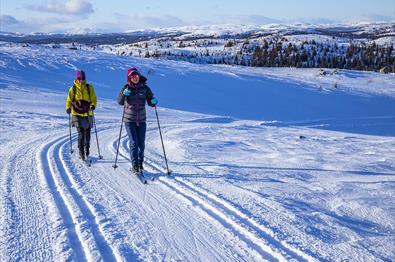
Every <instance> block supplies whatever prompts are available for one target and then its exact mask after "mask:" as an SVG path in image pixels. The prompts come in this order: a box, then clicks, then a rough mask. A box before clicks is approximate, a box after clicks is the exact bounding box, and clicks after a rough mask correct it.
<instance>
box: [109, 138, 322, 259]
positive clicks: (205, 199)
mask: <svg viewBox="0 0 395 262" xmlns="http://www.w3.org/2000/svg"><path fill="white" fill-rule="evenodd" d="M116 142H117V141H115V142H114V143H113V150H114V151H115V150H116V147H115V146H116V144H117V143H116ZM127 143H128V139H127V137H126V136H124V137H123V138H122V139H121V146H120V151H121V152H120V155H121V157H122V158H124V159H126V160H128V159H129V157H128V156H127V155H128V154H127V152H128V146H127ZM145 163H146V166H148V167H149V168H150V169H151V170H152V171H154V172H160V173H162V174H163V173H165V172H164V170H163V169H162V168H160V166H159V164H158V163H156V162H155V161H154V160H152V159H149V158H147V157H146V161H145ZM158 180H159V181H160V182H161V184H162V185H163V186H165V187H167V188H168V189H170V190H171V191H173V192H176V193H177V194H178V195H179V196H180V197H181V198H182V199H184V200H186V201H189V202H192V203H193V204H195V205H197V206H199V207H200V208H201V209H202V210H203V211H204V212H205V213H206V214H207V216H208V217H209V218H211V219H213V220H214V221H217V222H219V223H220V224H222V225H223V226H224V227H225V228H228V229H231V230H232V231H233V233H234V235H236V236H238V237H240V238H241V240H243V241H244V242H245V243H246V244H247V246H250V247H251V248H252V249H254V250H256V251H257V252H258V253H259V254H260V255H261V256H262V258H263V259H269V260H273V259H274V260H279V261H289V260H297V261H315V260H316V259H315V258H313V257H311V256H310V255H308V254H306V253H304V252H302V251H300V250H298V249H296V248H295V247H292V246H291V245H289V244H288V243H286V242H285V241H279V240H277V239H276V237H275V235H274V233H273V231H272V230H271V229H270V228H267V227H265V226H263V225H261V224H259V223H258V222H256V221H255V220H254V219H252V218H250V217H248V216H247V215H246V214H244V213H243V212H242V211H240V210H238V209H237V208H236V207H234V206H233V205H232V204H231V203H229V202H228V201H226V200H224V199H221V198H219V197H217V196H216V195H215V194H213V193H211V192H209V191H207V190H205V189H202V188H200V187H197V186H195V185H194V184H192V183H190V182H187V181H185V180H184V179H181V178H177V177H175V178H174V179H169V178H167V177H166V175H164V176H159V177H158Z"/></svg>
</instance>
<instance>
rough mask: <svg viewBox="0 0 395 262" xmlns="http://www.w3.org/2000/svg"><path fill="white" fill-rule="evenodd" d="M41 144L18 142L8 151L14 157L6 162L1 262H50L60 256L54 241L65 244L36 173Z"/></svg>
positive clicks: (2, 201) (0, 236) (30, 140)
mask: <svg viewBox="0 0 395 262" xmlns="http://www.w3.org/2000/svg"><path fill="white" fill-rule="evenodd" d="M41 140H44V138H43V137H39V138H36V139H33V140H32V139H27V140H24V139H23V138H22V139H21V140H15V141H17V144H16V145H12V146H9V147H8V150H10V151H11V154H9V155H7V156H6V157H5V159H2V161H4V162H3V163H4V166H2V170H1V175H2V179H1V182H2V183H1V190H0V192H1V209H0V213H1V214H2V215H1V218H0V239H2V240H3V241H1V242H0V261H7V260H10V259H15V260H31V261H33V260H37V261H48V260H53V259H55V258H56V257H57V256H58V254H56V253H57V251H58V250H54V249H56V248H57V246H54V245H53V239H56V240H58V241H61V240H60V239H61V238H62V237H58V236H55V232H54V230H53V227H52V225H53V222H54V221H52V217H48V205H47V203H46V201H43V197H42V195H41V194H40V193H39V192H40V182H39V181H40V178H39V176H38V175H37V173H36V172H35V161H34V160H35V159H34V155H35V150H36V148H37V147H36V145H37V144H39V143H40V142H41ZM20 156H23V157H24V158H23V159H21V158H20ZM26 196H29V197H26ZM62 255H64V253H63V254H62Z"/></svg>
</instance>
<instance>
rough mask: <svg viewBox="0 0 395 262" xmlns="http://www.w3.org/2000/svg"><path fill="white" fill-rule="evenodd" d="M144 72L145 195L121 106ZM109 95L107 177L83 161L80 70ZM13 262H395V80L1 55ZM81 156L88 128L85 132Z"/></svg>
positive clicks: (102, 117) (0, 222) (98, 163)
mask: <svg viewBox="0 0 395 262" xmlns="http://www.w3.org/2000/svg"><path fill="white" fill-rule="evenodd" d="M132 65H134V66H137V67H138V68H140V70H141V71H142V72H143V73H144V74H145V75H146V76H147V77H148V79H149V85H150V86H151V88H152V90H153V91H154V93H155V95H156V96H157V98H158V100H159V108H158V113H159V117H160V121H161V127H162V132H163V137H164V140H165V146H166V153H167V156H168V159H169V167H170V168H171V169H172V170H173V175H172V176H171V177H167V176H166V175H165V174H164V172H165V168H164V167H165V163H164V160H163V157H162V151H161V150H162V147H161V143H160V137H159V133H158V129H157V124H156V117H155V112H154V111H153V110H152V109H148V110H147V111H148V114H149V117H148V130H147V141H146V143H147V145H146V164H145V166H146V170H147V173H148V174H149V175H150V176H153V177H155V178H156V180H155V181H153V182H152V181H150V182H149V183H148V185H143V184H142V183H141V182H140V181H139V180H138V179H137V178H136V177H134V176H133V175H132V174H131V173H130V171H129V170H128V169H129V162H128V161H129V159H128V149H127V144H128V139H127V136H126V134H125V133H123V134H122V139H121V145H120V158H119V168H118V169H117V170H114V169H113V168H112V164H113V162H114V158H115V152H116V146H117V139H118V134H119V128H120V119H121V114H122V107H120V106H118V105H117V104H116V102H115V97H116V96H117V94H118V91H119V88H120V87H121V86H122V85H123V83H124V81H125V72H126V69H127V68H128V67H130V66H132ZM77 68H82V69H84V70H85V71H86V73H87V77H88V82H91V83H92V84H93V85H94V86H95V89H96V92H97V94H98V97H99V106H98V109H97V111H96V122H97V128H98V137H99V142H100V150H101V154H102V155H103V156H104V159H103V160H100V159H98V153H97V147H96V141H95V136H94V133H92V135H93V136H92V141H91V143H92V145H91V148H92V151H93V152H92V154H93V165H92V167H87V166H85V165H84V164H81V163H80V161H79V160H78V158H77V156H76V154H75V153H74V154H70V144H69V136H68V135H69V133H68V132H69V129H68V116H67V114H66V113H65V108H64V104H65V98H66V92H67V90H68V88H69V85H70V84H71V83H72V80H73V78H74V70H75V69H77ZM0 69H1V71H0V132H1V137H0V141H1V142H0V143H1V147H0V166H1V176H0V194H1V195H0V261H64V260H68V261H70V260H75V261H84V260H88V261H96V260H100V259H102V260H104V261H114V260H117V261H135V260H144V261H262V260H269V261H276V260H282V261H303V260H309V261H314V260H319V261H345V260H350V261H393V260H395V252H394V249H393V247H394V246H395V222H394V221H395V206H394V203H395V81H394V80H395V77H394V74H389V75H382V74H377V73H372V72H369V73H367V72H355V71H343V70H340V71H338V72H337V73H336V74H332V73H333V72H332V71H329V74H326V75H323V74H322V73H321V71H320V70H318V69H308V70H297V69H284V68H282V69H271V68H265V69H263V68H247V67H228V66H214V65H194V64H189V63H182V62H175V61H158V60H144V59H137V58H125V57H117V56H114V55H111V54H105V53H100V52H90V51H72V50H66V49H51V48H48V47H43V46H31V47H27V48H23V47H19V46H16V45H10V44H7V43H1V44H0ZM72 136H73V147H74V148H75V147H76V132H75V130H73V135H72Z"/></svg>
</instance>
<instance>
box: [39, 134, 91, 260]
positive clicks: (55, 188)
mask: <svg viewBox="0 0 395 262" xmlns="http://www.w3.org/2000/svg"><path fill="white" fill-rule="evenodd" d="M65 137H67V136H63V137H60V138H57V139H54V140H51V141H50V142H48V143H47V144H45V145H43V146H42V147H40V149H39V151H38V152H37V154H36V160H37V163H38V165H37V172H38V173H39V174H40V176H41V177H42V180H43V181H44V184H45V185H46V187H47V188H48V190H49V192H50V194H51V196H52V200H53V201H54V203H55V208H56V209H57V212H59V215H60V217H61V221H62V222H61V223H62V230H65V234H66V236H67V239H68V242H69V243H68V244H69V245H70V248H71V249H72V251H73V256H72V257H73V260H76V261H77V260H80V261H87V256H86V253H87V252H88V251H87V250H85V247H84V245H83V244H82V243H83V241H81V240H82V239H83V238H82V236H81V235H80V233H79V232H78V230H77V228H76V224H77V223H76V221H75V220H74V219H73V215H72V212H71V207H70V204H69V203H68V202H67V201H66V196H65V192H64V190H62V188H61V187H60V185H59V184H58V182H57V181H56V180H55V178H54V174H53V167H52V166H51V156H50V154H49V152H50V148H51V147H52V146H53V145H52V144H53V143H55V142H58V141H62V140H64V139H65Z"/></svg>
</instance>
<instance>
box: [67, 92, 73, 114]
mask: <svg viewBox="0 0 395 262" xmlns="http://www.w3.org/2000/svg"><path fill="white" fill-rule="evenodd" d="M72 95H73V88H72V87H70V89H69V93H68V95H67V98H66V111H67V110H68V109H70V110H71V108H72V106H73V102H72V100H71V99H72Z"/></svg>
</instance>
